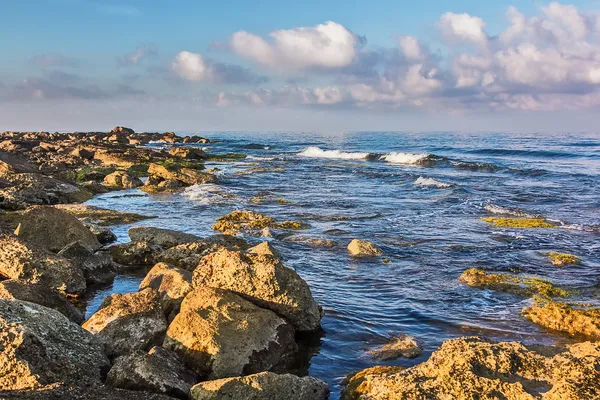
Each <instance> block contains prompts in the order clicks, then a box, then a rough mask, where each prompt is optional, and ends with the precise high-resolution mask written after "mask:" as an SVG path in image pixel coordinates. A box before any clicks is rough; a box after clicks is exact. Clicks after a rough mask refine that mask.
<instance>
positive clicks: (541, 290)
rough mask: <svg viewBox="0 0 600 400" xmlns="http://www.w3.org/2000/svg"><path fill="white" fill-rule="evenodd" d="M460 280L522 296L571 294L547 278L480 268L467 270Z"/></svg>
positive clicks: (472, 284) (471, 285)
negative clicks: (490, 271)
mask: <svg viewBox="0 0 600 400" xmlns="http://www.w3.org/2000/svg"><path fill="white" fill-rule="evenodd" d="M458 280H459V281H461V282H464V283H466V284H467V285H468V286H470V287H475V288H482V289H491V290H497V291H500V292H508V293H513V294H517V295H520V296H531V295H539V296H544V297H566V296H568V295H569V292H568V291H567V290H565V289H562V288H559V287H556V286H555V285H554V284H552V282H549V281H547V280H545V279H541V278H535V277H521V276H514V275H509V274H491V273H487V272H486V271H484V270H482V269H479V268H470V269H468V270H466V271H465V272H463V273H462V274H461V276H460V277H459V278H458Z"/></svg>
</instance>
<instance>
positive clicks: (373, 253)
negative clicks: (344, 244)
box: [348, 239, 381, 257]
mask: <svg viewBox="0 0 600 400" xmlns="http://www.w3.org/2000/svg"><path fill="white" fill-rule="evenodd" d="M348 252H349V253H350V255H351V256H353V257H377V256H380V255H381V250H380V249H379V248H378V247H377V246H375V245H374V244H373V243H371V242H367V241H366V240H360V239H354V240H352V241H351V242H350V244H348Z"/></svg>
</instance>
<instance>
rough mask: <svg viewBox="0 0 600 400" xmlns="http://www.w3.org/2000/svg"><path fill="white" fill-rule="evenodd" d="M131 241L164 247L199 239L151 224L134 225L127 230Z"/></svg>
mask: <svg viewBox="0 0 600 400" xmlns="http://www.w3.org/2000/svg"><path fill="white" fill-rule="evenodd" d="M127 233H128V234H129V237H130V238H131V241H132V242H148V243H150V244H154V245H158V246H162V247H165V248H169V247H173V246H177V245H178V244H182V243H188V242H194V241H196V240H198V239H200V238H199V237H198V236H196V235H192V234H189V233H183V232H178V231H174V230H171V229H162V228H154V227H151V226H134V227H132V228H129V230H128V231H127Z"/></svg>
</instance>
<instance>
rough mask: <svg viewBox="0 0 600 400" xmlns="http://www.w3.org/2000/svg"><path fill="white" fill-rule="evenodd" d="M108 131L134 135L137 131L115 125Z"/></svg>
mask: <svg viewBox="0 0 600 400" xmlns="http://www.w3.org/2000/svg"><path fill="white" fill-rule="evenodd" d="M108 133H112V134H118V135H133V134H134V133H135V131H134V130H133V129H131V128H125V127H124V126H115V127H114V128H112V129H111V131H110V132H108Z"/></svg>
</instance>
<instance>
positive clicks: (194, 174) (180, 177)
mask: <svg viewBox="0 0 600 400" xmlns="http://www.w3.org/2000/svg"><path fill="white" fill-rule="evenodd" d="M203 168H204V167H203V166H201V165H196V167H195V168H187V167H183V166H181V165H159V164H155V163H152V164H150V166H149V167H148V180H147V181H146V183H145V184H144V186H143V187H142V188H141V189H142V190H144V191H147V192H163V191H174V190H178V189H181V188H183V187H186V186H191V185H199V184H202V183H216V182H217V181H218V179H217V177H216V176H215V175H213V174H210V173H206V172H202V171H200V170H201V169H203Z"/></svg>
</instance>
